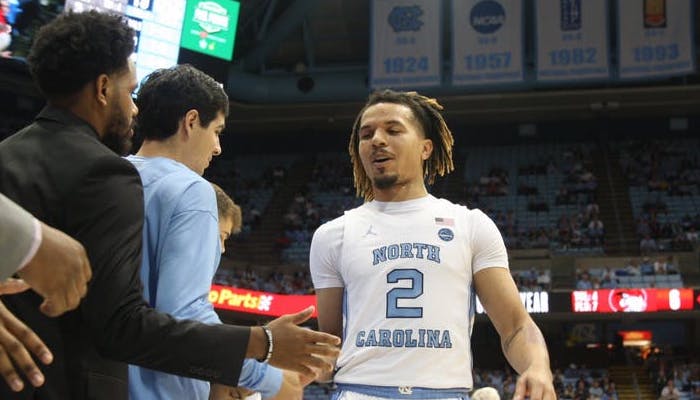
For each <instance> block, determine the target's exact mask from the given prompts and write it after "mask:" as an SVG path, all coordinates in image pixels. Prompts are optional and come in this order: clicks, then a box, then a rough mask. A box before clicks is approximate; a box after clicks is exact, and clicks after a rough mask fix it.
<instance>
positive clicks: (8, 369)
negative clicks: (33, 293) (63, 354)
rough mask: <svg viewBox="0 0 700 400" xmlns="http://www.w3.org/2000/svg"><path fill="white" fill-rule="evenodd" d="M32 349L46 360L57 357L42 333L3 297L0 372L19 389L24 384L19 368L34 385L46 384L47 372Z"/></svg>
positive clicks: (0, 309)
mask: <svg viewBox="0 0 700 400" xmlns="http://www.w3.org/2000/svg"><path fill="white" fill-rule="evenodd" d="M30 352H31V353H32V354H34V355H35V356H36V357H37V358H38V359H40V360H41V361H42V362H43V363H44V364H49V363H51V361H53V355H52V354H51V351H49V348H48V347H46V345H45V344H44V342H42V341H41V339H39V336H37V335H36V333H34V332H33V331H32V330H31V329H29V328H28V327H27V326H26V325H25V324H24V323H23V322H22V321H20V320H18V319H17V318H16V317H15V316H14V315H13V314H12V313H11V312H10V310H8V309H7V308H5V305H4V304H3V303H2V301H0V375H2V377H3V378H4V379H5V381H6V382H7V384H8V385H9V386H10V388H11V389H12V390H13V391H15V392H19V391H21V390H22V389H23V388H24V382H23V381H22V379H20V377H19V374H18V373H17V370H21V371H22V373H23V374H24V376H25V377H27V378H28V379H29V381H30V382H31V384H32V385H34V386H36V387H39V386H41V385H43V384H44V375H43V374H42V373H41V371H40V370H39V368H38V367H37V366H36V364H35V363H34V360H33V359H32V357H31V355H30V354H29V353H30Z"/></svg>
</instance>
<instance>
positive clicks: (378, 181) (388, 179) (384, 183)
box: [373, 175, 399, 190]
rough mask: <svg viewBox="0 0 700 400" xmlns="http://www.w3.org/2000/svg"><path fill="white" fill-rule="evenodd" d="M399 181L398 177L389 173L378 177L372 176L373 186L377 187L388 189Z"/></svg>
mask: <svg viewBox="0 0 700 400" xmlns="http://www.w3.org/2000/svg"><path fill="white" fill-rule="evenodd" d="M398 181H399V177H398V176H397V175H390V176H381V177H379V178H374V182H373V183H374V187H376V188H377V189H381V190H384V189H389V188H390V187H392V186H394V185H396V183H397V182H398Z"/></svg>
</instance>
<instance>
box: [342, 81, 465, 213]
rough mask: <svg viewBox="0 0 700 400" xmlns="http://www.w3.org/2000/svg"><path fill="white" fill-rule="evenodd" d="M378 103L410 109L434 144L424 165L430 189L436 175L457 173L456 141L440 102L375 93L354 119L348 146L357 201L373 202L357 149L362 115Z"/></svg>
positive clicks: (411, 95) (411, 94) (410, 95)
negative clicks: (398, 105)
mask: <svg viewBox="0 0 700 400" xmlns="http://www.w3.org/2000/svg"><path fill="white" fill-rule="evenodd" d="M377 103H394V104H400V105H404V106H406V107H408V108H410V109H411V112H412V113H413V117H414V118H415V119H416V121H417V122H418V124H419V125H420V127H421V128H422V129H423V134H424V135H425V137H426V138H427V139H430V140H431V141H432V142H433V152H432V154H431V155H430V157H428V159H427V160H425V161H423V178H424V180H425V181H426V183H427V184H428V185H432V184H433V182H435V176H436V175H440V176H445V175H447V174H449V173H450V172H452V171H453V170H454V163H453V162H452V146H453V145H454V138H453V137H452V132H450V129H449V128H448V127H447V124H446V123H445V119H444V118H443V117H442V114H441V113H440V111H442V109H443V107H442V106H441V105H440V103H438V102H437V100H435V99H433V98H430V97H426V96H423V95H420V94H418V93H416V92H396V91H393V90H389V89H385V90H382V91H378V92H374V93H372V94H371V95H370V96H369V99H368V100H367V103H366V104H365V106H364V107H363V108H362V110H360V113H359V114H358V115H357V118H356V119H355V123H354V125H353V127H352V133H351V134H350V143H349V145H348V151H349V152H350V161H351V162H352V171H353V180H354V184H355V191H356V193H357V196H358V197H364V199H365V201H371V200H372V199H374V190H373V188H372V181H371V180H370V179H369V177H368V176H367V173H366V172H365V170H364V168H363V167H362V161H361V160H360V154H359V149H358V147H359V144H360V124H361V120H362V115H363V114H364V113H365V111H367V109H368V108H369V107H371V106H373V105H375V104H377Z"/></svg>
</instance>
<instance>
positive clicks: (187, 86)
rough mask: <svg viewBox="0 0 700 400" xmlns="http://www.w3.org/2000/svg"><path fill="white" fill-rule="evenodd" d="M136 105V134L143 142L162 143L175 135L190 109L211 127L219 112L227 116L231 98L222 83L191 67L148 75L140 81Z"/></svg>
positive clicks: (163, 70) (179, 66)
mask: <svg viewBox="0 0 700 400" xmlns="http://www.w3.org/2000/svg"><path fill="white" fill-rule="evenodd" d="M136 106H137V107H138V108H139V114H138V116H137V118H136V133H137V135H138V136H139V138H141V139H151V140H161V139H166V138H168V137H170V136H172V135H174V134H175V132H177V126H178V123H179V121H180V120H181V119H182V118H183V117H184V116H185V114H187V111H189V110H193V109H194V110H197V112H198V113H199V122H200V125H201V126H202V127H206V126H209V124H210V123H211V121H213V120H214V118H216V115H217V114H218V113H219V112H221V113H223V114H224V115H225V116H228V96H227V95H226V92H225V91H224V88H223V87H222V86H221V84H219V83H218V82H216V81H215V80H214V79H213V78H212V77H210V76H209V75H207V74H205V73H204V72H202V71H200V70H198V69H197V68H195V67H193V66H191V65H188V64H182V65H177V66H175V67H172V68H166V69H158V70H155V71H153V72H152V73H151V74H150V75H148V76H147V77H146V78H145V79H144V80H143V82H141V88H140V89H139V91H138V93H137V95H136Z"/></svg>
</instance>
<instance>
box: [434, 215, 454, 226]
mask: <svg viewBox="0 0 700 400" xmlns="http://www.w3.org/2000/svg"><path fill="white" fill-rule="evenodd" d="M435 224H437V225H444V226H455V220H454V218H440V217H435Z"/></svg>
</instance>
